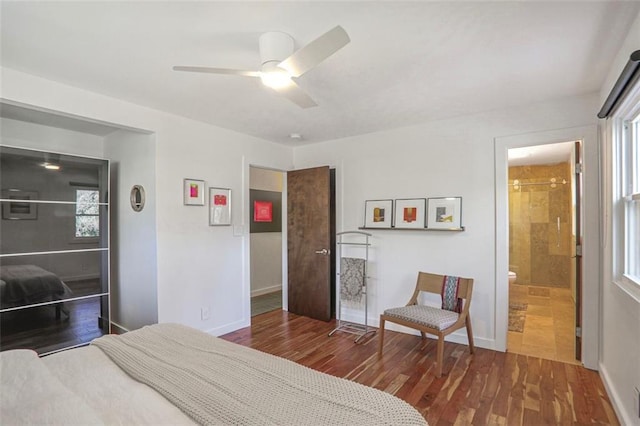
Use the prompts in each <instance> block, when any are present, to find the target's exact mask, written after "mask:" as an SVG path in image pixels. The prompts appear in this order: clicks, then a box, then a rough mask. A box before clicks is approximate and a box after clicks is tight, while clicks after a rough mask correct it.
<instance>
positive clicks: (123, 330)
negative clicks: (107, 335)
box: [111, 321, 131, 334]
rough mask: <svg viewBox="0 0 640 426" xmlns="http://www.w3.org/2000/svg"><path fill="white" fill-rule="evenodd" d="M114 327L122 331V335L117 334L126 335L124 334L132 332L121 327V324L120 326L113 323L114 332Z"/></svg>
mask: <svg viewBox="0 0 640 426" xmlns="http://www.w3.org/2000/svg"><path fill="white" fill-rule="evenodd" d="M113 327H115V328H117V329H118V330H120V331H121V333H117V334H124V333H128V332H129V331H131V330H129V329H127V328H125V327H123V326H121V325H120V324H118V323H116V322H113V321H111V329H112V330H113Z"/></svg>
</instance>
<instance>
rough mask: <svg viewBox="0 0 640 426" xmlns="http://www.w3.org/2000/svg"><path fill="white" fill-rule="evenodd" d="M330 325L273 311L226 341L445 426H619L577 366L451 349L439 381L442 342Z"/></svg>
mask: <svg viewBox="0 0 640 426" xmlns="http://www.w3.org/2000/svg"><path fill="white" fill-rule="evenodd" d="M334 327H335V322H334V321H331V322H323V321H317V320H313V319H310V318H306V317H302V316H298V315H294V314H290V313H288V312H285V311H273V312H269V313H266V314H262V315H258V316H256V317H253V318H252V326H251V327H247V328H244V329H241V330H238V331H235V332H233V333H230V334H227V335H225V336H222V338H224V339H226V340H229V341H232V342H236V343H238V344H241V345H244V346H249V347H252V348H255V349H258V350H261V351H263V352H268V353H271V354H274V355H278V356H281V357H283V358H287V359H290V360H292V361H295V362H297V363H299V364H302V365H306V366H307V367H311V368H313V369H315V370H318V371H322V372H325V373H328V374H331V375H334V376H338V377H344V378H346V379H349V380H353V381H355V382H358V383H362V384H365V385H368V386H372V387H374V388H377V389H381V390H384V391H386V392H389V393H391V394H393V395H395V396H397V397H399V398H402V399H404V400H405V401H407V402H408V403H410V404H411V405H413V406H414V407H416V409H417V410H418V411H420V413H421V414H422V415H423V416H424V417H425V418H426V419H427V421H428V422H429V424H430V425H431V426H439V425H509V426H512V425H535V426H538V425H574V424H575V425H584V424H599V425H618V424H619V422H618V420H617V418H616V415H615V413H614V410H613V407H612V406H611V403H610V401H609V398H608V397H607V394H606V392H605V390H604V386H603V384H602V381H601V380H600V377H599V375H598V373H597V372H595V371H591V370H588V369H585V368H583V367H581V366H578V365H572V364H565V363H561V362H558V361H552V360H546V359H540V358H536V357H531V356H525V355H518V354H512V353H502V352H495V351H491V350H487V349H481V348H476V353H475V354H474V355H470V354H469V351H468V348H467V346H465V345H458V344H454V343H445V354H444V358H445V364H444V374H443V377H442V378H440V379H438V378H436V377H435V375H434V360H435V351H436V341H435V340H433V339H427V340H422V339H420V337H419V336H413V335H408V334H404V333H397V332H393V331H385V346H384V353H383V357H382V358H381V359H378V356H377V346H378V338H377V335H374V336H372V337H368V338H366V339H363V340H364V341H363V342H362V343H361V344H355V343H354V341H353V340H354V337H355V336H354V335H352V334H346V333H341V332H338V333H336V334H334V335H333V336H332V337H328V336H327V334H328V333H329V332H330V331H331V330H333V328H334Z"/></svg>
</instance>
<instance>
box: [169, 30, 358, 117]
mask: <svg viewBox="0 0 640 426" xmlns="http://www.w3.org/2000/svg"><path fill="white" fill-rule="evenodd" d="M349 41H351V40H350V39H349V35H348V34H347V32H346V31H345V30H344V29H343V28H342V27H341V26H339V25H338V26H337V27H335V28H333V29H332V30H329V31H327V32H326V33H324V34H323V35H321V36H320V37H318V38H316V39H315V40H313V41H312V42H310V43H309V44H307V45H306V46H304V47H302V48H300V49H298V50H296V51H295V52H294V51H293V38H292V37H291V36H290V35H289V34H286V33H283V32H277V31H273V32H268V33H264V34H262V35H261V36H260V40H259V47H260V59H261V63H262V66H261V68H260V71H245V70H234V69H227V68H211V67H190V66H175V67H173V69H174V70H175V71H188V72H202V73H210V74H230V75H240V76H244V77H259V78H260V79H261V80H262V83H263V84H264V85H265V86H268V87H270V88H272V89H273V90H275V91H276V93H278V94H279V95H281V96H284V97H285V98H287V99H289V100H290V101H291V102H293V103H295V104H296V105H298V106H299V107H301V108H310V107H314V106H317V105H318V104H317V103H316V102H315V101H314V100H313V99H311V97H310V96H309V95H307V94H306V93H305V92H304V91H303V90H302V89H301V88H300V86H298V85H297V84H296V83H295V82H294V81H293V80H292V77H300V76H301V75H303V74H304V73H306V72H307V71H309V70H310V69H311V68H314V67H315V66H317V65H318V64H320V63H321V62H322V61H324V60H325V59H327V58H328V57H329V56H331V55H333V54H334V53H336V52H337V51H338V50H340V49H341V48H343V47H344V46H345V45H346V44H347V43H349Z"/></svg>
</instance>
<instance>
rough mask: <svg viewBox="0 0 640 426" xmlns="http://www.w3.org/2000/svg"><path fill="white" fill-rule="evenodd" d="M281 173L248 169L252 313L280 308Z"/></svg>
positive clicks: (254, 314) (253, 168) (262, 169)
mask: <svg viewBox="0 0 640 426" xmlns="http://www.w3.org/2000/svg"><path fill="white" fill-rule="evenodd" d="M283 185H284V173H283V172H281V171H278V170H271V169H265V168H260V167H255V166H251V167H250V169H249V223H250V226H249V246H250V276H251V282H250V286H251V316H252V317H254V316H256V315H260V314H264V313H267V312H271V311H274V310H281V309H282V284H283V276H282V251H283V250H282V245H283V236H282V202H283V194H282V191H283Z"/></svg>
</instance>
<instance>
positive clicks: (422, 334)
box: [420, 331, 427, 340]
mask: <svg viewBox="0 0 640 426" xmlns="http://www.w3.org/2000/svg"><path fill="white" fill-rule="evenodd" d="M420 336H422V340H424V339H426V338H427V335H426V334H425V333H424V331H421V332H420Z"/></svg>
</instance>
